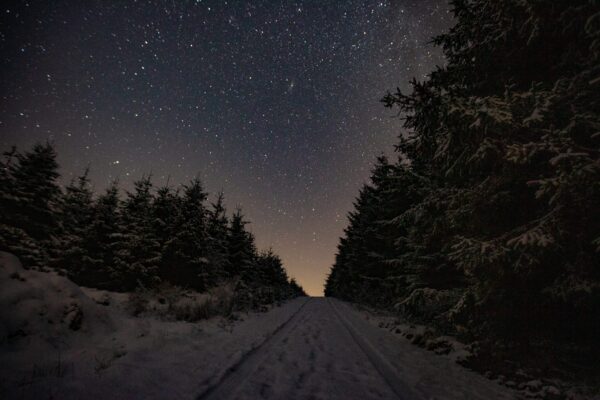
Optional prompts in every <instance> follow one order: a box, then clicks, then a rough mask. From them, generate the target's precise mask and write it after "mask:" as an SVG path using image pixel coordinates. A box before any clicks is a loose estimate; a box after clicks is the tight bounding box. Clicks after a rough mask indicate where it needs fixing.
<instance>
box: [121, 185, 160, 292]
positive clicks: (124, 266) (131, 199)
mask: <svg viewBox="0 0 600 400" xmlns="http://www.w3.org/2000/svg"><path fill="white" fill-rule="evenodd" d="M151 190H152V181H151V177H150V176H148V177H144V178H142V179H140V180H138V181H136V182H134V191H133V192H128V193H127V198H126V199H125V201H124V202H123V205H122V211H121V229H120V232H119V239H120V240H119V244H118V250H117V251H116V252H115V256H116V258H115V264H114V268H115V271H116V272H117V273H118V274H119V275H120V280H121V282H122V286H123V289H125V290H132V289H134V288H135V287H137V286H140V285H142V286H144V285H149V284H152V283H155V280H156V278H157V276H158V266H159V262H160V243H159V240H158V238H157V237H156V236H155V234H154V233H155V231H154V229H153V228H154V227H153V225H152V223H153V222H154V221H153V219H152V211H153V210H152V204H153V196H152V193H151Z"/></svg>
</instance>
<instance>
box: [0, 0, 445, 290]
mask: <svg viewBox="0 0 600 400" xmlns="http://www.w3.org/2000/svg"><path fill="white" fill-rule="evenodd" d="M1 7H2V8H1V16H0V35H1V36H0V40H1V42H0V47H1V54H2V60H1V63H2V64H1V74H0V76H1V79H0V85H1V92H0V93H1V96H2V97H1V105H0V149H1V150H2V151H4V150H7V149H8V148H9V147H10V146H12V145H17V146H18V148H20V149H21V150H25V149H28V148H29V147H30V146H31V145H33V144H34V143H35V142H37V141H46V140H48V139H50V140H52V141H53V142H54V143H55V146H56V149H57V151H58V156H59V159H58V161H59V163H60V165H61V169H60V172H61V173H62V174H63V177H62V182H67V181H68V180H70V178H71V177H72V176H74V175H78V174H80V173H81V172H82V170H83V169H84V168H85V166H86V165H88V164H89V165H90V166H91V178H92V182H93V184H94V187H95V190H96V191H97V192H98V191H100V190H103V189H104V188H105V187H106V185H107V183H108V182H109V181H111V180H113V179H114V178H116V177H119V179H120V182H121V187H122V188H124V189H128V188H131V183H132V181H133V180H135V179H138V178H140V177H141V176H142V175H143V174H148V173H152V174H153V176H154V182H155V184H157V185H161V184H164V183H165V182H166V179H167V177H170V181H169V182H170V183H171V184H172V185H178V184H180V183H185V182H187V181H188V180H189V179H191V178H193V177H194V176H196V175H199V176H200V177H201V178H202V179H203V182H204V184H205V186H206V189H207V190H208V191H209V192H210V193H212V194H214V193H216V192H218V191H219V190H223V191H224V192H225V196H226V200H227V205H228V208H229V210H230V211H233V209H234V208H235V207H236V206H237V205H240V206H242V208H243V210H244V212H245V214H246V215H247V218H248V219H250V220H251V221H252V224H251V225H250V230H251V231H252V232H253V233H254V234H255V235H256V237H257V242H258V245H259V247H260V248H267V247H269V246H272V247H273V249H274V251H275V252H277V253H278V254H279V255H280V256H281V257H282V258H283V261H284V264H285V266H286V268H287V270H288V272H289V274H290V275H291V276H293V277H296V278H297V279H298V280H299V282H300V283H301V284H302V285H303V286H304V288H305V289H306V290H307V292H308V293H309V294H313V295H319V294H322V290H323V281H324V278H325V276H326V274H327V272H328V271H329V268H330V266H331V265H332V263H333V260H334V254H335V251H336V245H337V243H338V239H339V236H340V235H341V234H342V231H343V228H344V227H345V226H346V223H347V220H346V214H347V212H348V211H349V210H350V209H351V207H352V202H353V200H354V198H355V197H356V195H357V194H358V189H359V187H360V186H361V185H362V184H363V183H365V182H366V181H367V179H368V177H369V173H370V169H371V166H372V164H373V162H374V160H375V158H376V156H377V155H379V154H381V152H385V153H386V154H388V155H393V144H394V143H395V142H396V138H397V136H398V135H399V134H400V133H401V128H400V127H401V121H400V120H399V119H398V118H396V117H395V113H394V112H391V111H389V110H386V109H384V107H383V106H382V104H381V103H380V102H379V100H380V98H381V97H382V96H383V95H384V94H385V92H386V91H387V90H390V89H394V88H396V87H397V86H399V87H400V88H404V89H407V88H408V81H409V79H410V78H412V77H413V76H414V77H417V79H423V78H424V77H425V76H426V74H427V73H429V72H430V71H431V70H432V69H433V68H435V66H436V65H441V64H443V58H442V56H441V52H440V50H439V49H436V48H433V46H432V45H431V44H429V43H428V42H429V41H430V38H431V37H432V36H433V35H436V34H438V33H440V32H442V31H444V30H446V29H447V28H448V27H449V26H450V24H451V22H452V21H451V15H450V14H449V12H448V11H449V7H448V5H447V3H446V1H443V0H439V1H434V0H414V1H407V0H395V1H341V0H340V1H337V0H335V1H319V0H315V1H294V2H292V1H253V2H248V3H244V2H241V1H229V2H225V1H165V2H162V1H159V2H150V1H140V2H124V1H118V2H116V1H115V2H112V1H93V2H92V1H70V2H69V1H39V2H31V3H26V2H19V3H14V4H7V3H6V2H3V5H2V6H1Z"/></svg>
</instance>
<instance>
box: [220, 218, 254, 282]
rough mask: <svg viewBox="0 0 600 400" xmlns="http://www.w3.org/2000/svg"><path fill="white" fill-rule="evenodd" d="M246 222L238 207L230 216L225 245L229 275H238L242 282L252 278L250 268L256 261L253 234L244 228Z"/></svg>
mask: <svg viewBox="0 0 600 400" xmlns="http://www.w3.org/2000/svg"><path fill="white" fill-rule="evenodd" d="M247 224H248V222H247V221H246V220H245V219H244V215H243V214H242V210H241V209H240V208H238V209H237V210H236V211H235V213H234V214H233V216H232V217H231V221H230V225H229V235H228V240H227V242H228V243H227V247H228V253H229V271H228V276H229V277H232V278H233V277H240V278H241V279H242V280H243V281H244V282H249V281H251V280H252V275H253V274H252V269H253V267H254V265H255V262H256V256H257V251H256V245H255V244H254V236H253V235H252V233H250V232H248V231H247V230H246V225H247Z"/></svg>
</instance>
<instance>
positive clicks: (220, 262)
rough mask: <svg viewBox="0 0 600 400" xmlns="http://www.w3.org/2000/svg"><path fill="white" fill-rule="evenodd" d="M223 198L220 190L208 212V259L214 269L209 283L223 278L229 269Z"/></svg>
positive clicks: (226, 219) (212, 283) (227, 223)
mask: <svg viewBox="0 0 600 400" xmlns="http://www.w3.org/2000/svg"><path fill="white" fill-rule="evenodd" d="M224 199H225V197H224V195H223V192H220V193H219V194H218V195H217V200H216V202H214V203H212V208H211V210H210V211H209V214H208V228H207V229H208V232H207V233H208V240H209V251H208V259H209V262H210V264H211V266H212V270H213V271H214V274H213V275H214V276H211V277H210V278H211V279H210V280H211V282H210V283H211V285H214V284H217V283H218V282H219V281H221V280H223V279H225V278H226V275H227V271H228V270H229V252H228V247H227V245H228V227H229V220H228V218H227V211H226V209H225V203H224Z"/></svg>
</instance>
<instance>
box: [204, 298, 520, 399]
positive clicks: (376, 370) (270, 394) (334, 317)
mask: <svg viewBox="0 0 600 400" xmlns="http://www.w3.org/2000/svg"><path fill="white" fill-rule="evenodd" d="M515 397H516V395H515V394H514V393H512V392H510V391H509V390H508V389H506V388H503V387H500V386H498V385H496V384H495V383H494V382H491V381H489V380H487V379H485V378H483V377H482V376H480V375H477V374H475V373H473V372H471V371H468V370H466V369H464V368H463V367H461V366H459V365H457V364H455V363H453V362H451V361H450V360H448V359H446V358H444V357H440V356H437V355H435V354H433V353H431V352H427V351H425V350H423V349H420V348H417V347H416V346H414V345H412V344H410V343H409V342H408V341H406V340H405V339H403V338H401V337H399V336H398V335H394V334H392V333H390V332H388V331H386V330H383V329H380V328H378V327H376V326H374V325H372V324H370V323H369V322H368V321H366V320H365V319H364V318H363V317H362V316H361V315H360V314H359V313H358V312H357V311H356V310H354V309H353V308H352V307H351V306H350V305H348V304H346V303H344V302H341V301H339V300H335V299H330V298H309V299H307V301H306V302H305V303H304V304H303V305H302V306H301V307H300V308H299V309H298V311H297V312H295V313H294V314H293V315H292V316H291V317H290V318H289V320H287V322H285V323H284V324H283V325H281V326H280V327H279V328H278V329H277V330H276V331H275V332H273V333H272V334H271V335H270V336H269V337H267V338H266V339H265V341H264V342H263V343H262V344H260V345H259V346H257V347H256V348H254V349H253V350H252V351H250V352H248V353H247V354H245V355H244V356H243V357H242V358H241V359H240V360H239V361H238V362H237V363H236V364H235V365H233V366H232V367H231V368H229V370H228V371H227V373H225V374H224V375H223V377H222V379H220V380H219V381H218V382H215V384H214V385H212V386H211V387H209V388H208V389H207V390H205V391H204V393H202V394H200V395H199V396H198V397H197V399H198V400H217V399H219V400H224V399H231V400H233V399H237V400H242V399H286V400H287V399H290V400H291V399H315V400H316V399H328V400H338V399H339V400H351V399H360V400H369V399H407V400H413V399H482V400H483V399H486V400H490V399H514V398H515Z"/></svg>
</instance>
